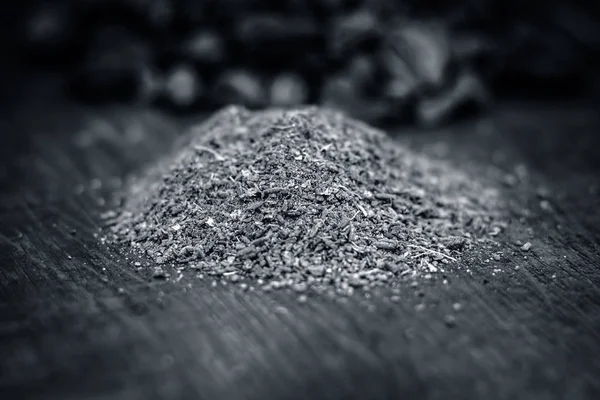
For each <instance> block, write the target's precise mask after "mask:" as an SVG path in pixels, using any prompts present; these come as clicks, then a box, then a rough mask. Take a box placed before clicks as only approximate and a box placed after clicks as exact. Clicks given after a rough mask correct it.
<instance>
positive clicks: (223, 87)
mask: <svg viewBox="0 0 600 400" xmlns="http://www.w3.org/2000/svg"><path fill="white" fill-rule="evenodd" d="M211 97H212V101H213V102H214V103H215V105H216V106H224V105H229V104H236V105H244V106H246V107H248V108H252V109H254V108H261V107H264V106H266V105H267V91H266V90H265V87H264V84H263V82H262V80H261V78H260V77H259V76H258V75H257V74H255V73H253V72H251V71H249V70H246V69H241V68H240V69H233V70H229V71H226V72H224V73H223V74H221V75H220V76H219V77H218V78H217V80H216V82H215V84H214V86H213V88H212V90H211Z"/></svg>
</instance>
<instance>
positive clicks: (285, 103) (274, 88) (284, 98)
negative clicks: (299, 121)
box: [269, 73, 308, 107]
mask: <svg viewBox="0 0 600 400" xmlns="http://www.w3.org/2000/svg"><path fill="white" fill-rule="evenodd" d="M307 101H308V87H307V85H306V82H305V81H304V79H302V77H301V76H300V75H298V74H294V73H282V74H279V75H277V76H275V78H274V79H273V81H272V82H271V87H270V90H269V102H270V104H271V105H273V106H278V107H293V106H297V105H300V104H305V103H306V102H307Z"/></svg>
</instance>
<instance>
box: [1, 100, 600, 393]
mask: <svg viewBox="0 0 600 400" xmlns="http://www.w3.org/2000/svg"><path fill="white" fill-rule="evenodd" d="M34 103H35V104H33V105H28V106H27V107H15V106H13V107H12V108H10V109H7V111H5V112H4V113H3V117H2V121H1V126H0V129H1V132H2V140H3V142H4V143H5V144H4V145H2V146H1V147H2V151H0V154H1V157H2V160H3V164H2V167H0V398H1V399H13V398H14V399H17V398H28V399H29V398H30V399H45V400H46V399H100V398H111V399H113V398H114V399H152V398H162V399H171V398H173V399H176V398H198V399H296V398H297V399H351V398H357V399H358V398H361V399H388V398H389V399H400V398H419V399H448V398H456V399H466V398H473V399H496V398H497V399H516V398H522V399H545V398H553V399H554V398H565V399H583V398H588V399H592V398H600V396H599V395H600V375H599V374H600V270H599V268H600V262H599V257H598V250H599V246H598V244H599V242H598V239H599V238H600V235H599V232H600V229H599V224H598V221H599V220H600V219H599V217H598V207H599V206H600V204H599V201H598V198H599V196H598V192H599V190H600V185H599V184H600V181H599V179H598V177H599V176H600V174H599V172H600V168H599V162H598V157H597V156H598V155H599V154H600V150H599V149H600V147H598V142H599V140H598V139H597V138H598V136H600V135H599V133H600V132H598V129H599V128H600V120H599V118H598V117H597V116H596V115H595V113H594V112H590V111H586V110H584V109H575V108H573V109H570V110H564V108H557V107H552V108H549V107H537V108H527V111H523V109H522V107H521V106H511V107H508V108H505V109H503V110H502V111H500V112H498V113H496V114H495V115H494V116H492V117H490V118H486V119H483V120H479V121H477V122H472V123H467V124H464V125H463V126H458V127H455V128H453V129H449V130H441V131H436V132H413V133H410V132H401V133H399V134H398V135H397V137H398V140H399V142H403V143H405V144H407V145H410V146H414V147H415V148H419V149H423V150H424V151H430V152H433V153H436V152H437V153H439V152H440V151H441V150H443V151H442V153H443V154H442V155H443V157H445V158H449V159H451V160H454V162H455V163H456V164H457V165H460V166H461V168H467V169H471V170H472V171H474V172H476V173H479V174H481V176H488V177H489V179H491V180H492V182H494V179H495V182H496V184H498V185H503V184H502V183H500V181H501V180H502V179H500V177H502V176H505V174H506V173H512V174H516V175H519V174H521V175H522V179H523V182H522V183H517V184H516V185H515V186H512V187H511V186H506V185H503V186H502V187H503V188H504V189H503V190H504V191H505V193H506V196H507V199H508V200H510V201H511V203H512V204H513V206H512V207H513V210H512V211H513V213H512V217H511V224H510V227H509V228H508V230H507V232H506V233H505V234H503V235H501V236H499V237H497V238H496V240H497V241H498V242H500V244H501V246H500V250H502V252H503V253H502V254H503V255H502V257H501V258H500V259H499V260H494V259H491V260H488V261H487V262H486V260H487V259H489V254H485V252H473V253H471V254H468V255H467V256H466V257H465V258H464V260H463V261H462V262H461V263H460V265H457V266H454V267H453V268H452V270H451V271H449V272H448V273H446V274H445V276H442V274H438V275H435V276H434V277H433V279H431V280H424V281H422V283H421V284H419V286H417V287H411V286H409V284H408V283H407V284H406V287H405V289H404V290H403V291H402V292H401V294H400V301H399V302H396V303H392V302H389V301H384V300H381V299H378V298H377V297H376V296H374V297H372V298H371V299H367V300H368V301H367V300H365V299H364V296H361V295H357V296H355V297H353V298H351V299H349V300H348V301H347V302H346V303H338V302H334V301H329V300H326V299H319V298H310V299H309V301H308V302H307V303H305V304H301V303H299V302H298V301H297V299H296V296H295V295H293V294H289V293H261V292H258V291H257V292H246V293H244V292H242V291H241V290H239V289H237V288H236V287H233V286H231V285H230V286H222V285H220V284H219V285H217V286H213V285H212V282H211V281H205V280H200V279H197V278H195V277H194V274H193V273H189V272H185V271H184V272H183V273H182V274H181V275H179V274H177V273H176V272H174V273H173V275H172V277H171V279H169V280H166V281H157V280H153V279H152V278H151V277H150V275H149V273H147V272H146V271H145V270H142V271H137V270H136V268H135V267H134V265H132V264H133V263H132V260H128V259H127V258H126V253H125V252H124V251H123V249H115V248H110V247H109V246H106V245H105V244H103V242H102V240H101V237H102V232H101V231H99V229H100V228H99V225H98V223H99V217H98V214H99V212H100V210H101V209H102V208H103V207H105V205H103V201H102V199H103V198H104V199H108V198H109V197H110V193H111V192H112V191H114V190H115V187H116V186H117V184H118V180H117V179H115V178H116V177H122V176H124V175H125V174H126V173H128V172H131V171H133V170H135V169H136V168H139V167H140V166H141V165H143V164H144V163H147V162H150V161H151V160H152V159H154V158H155V157H157V156H158V155H159V154H160V153H162V152H164V151H165V149H166V148H167V147H168V145H169V143H171V142H172V141H173V139H174V137H175V136H176V135H177V132H178V131H179V129H178V128H177V125H179V126H184V125H185V123H184V122H183V121H178V122H177V123H175V122H174V121H172V120H169V119H167V118H163V117H160V116H158V115H157V114H154V113H151V112H148V111H140V110H134V109H119V108H112V109H103V110H99V109H85V108H82V107H75V106H72V105H67V104H61V103H59V102H52V103H47V102H44V101H42V100H41V99H38V101H35V102H34ZM440 149H441V150H440ZM519 164H522V165H523V167H518V168H517V172H515V171H514V167H515V166H516V165H519ZM523 172H526V175H523ZM540 187H544V188H546V189H548V190H549V191H550V193H551V194H550V199H549V203H550V204H551V207H552V210H550V211H545V210H543V209H542V208H540V205H539V202H540V198H539V197H538V196H537V195H536V191H538V192H539V189H540ZM524 204H526V207H525V206H524ZM524 210H528V211H526V212H525V211H524ZM516 240H521V241H523V242H525V241H530V242H531V243H532V244H533V247H532V249H531V250H530V251H529V252H526V253H525V252H523V251H522V250H520V249H519V246H518V245H516V244H514V243H515V241H516ZM517 266H518V268H517ZM455 303H459V304H460V305H461V309H460V310H458V311H456V310H455V309H454V306H453V305H454V304H455ZM373 305H375V308H373ZM448 316H453V317H454V318H455V324H449V323H448Z"/></svg>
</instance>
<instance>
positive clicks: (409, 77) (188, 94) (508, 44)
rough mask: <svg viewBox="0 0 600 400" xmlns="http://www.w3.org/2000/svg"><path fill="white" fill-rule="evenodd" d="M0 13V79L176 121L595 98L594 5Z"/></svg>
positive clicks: (279, 1)
mask: <svg viewBox="0 0 600 400" xmlns="http://www.w3.org/2000/svg"><path fill="white" fill-rule="evenodd" d="M11 3H12V2H11ZM2 7H3V11H2V30H3V34H2V39H1V41H2V43H1V44H2V46H3V48H4V49H5V52H6V53H5V55H7V56H8V57H6V59H7V60H8V59H10V60H12V61H11V62H10V63H5V64H7V65H8V66H3V68H12V69H13V70H15V71H20V72H21V75H22V76H26V74H25V73H24V72H23V71H27V73H32V72H35V73H44V74H52V75H53V76H55V77H56V82H60V83H59V87H60V91H61V92H63V93H64V94H65V95H67V96H68V97H70V98H71V99H74V100H76V101H78V102H84V103H93V104H99V103H103V104H106V103H135V104H141V105H148V106H153V107H159V108H162V109H164V110H167V111H168V112H171V113H194V112H199V111H202V112H207V111H211V110H214V109H216V108H219V107H221V106H223V105H226V104H230V103H236V104H243V105H245V106H247V107H249V108H252V109H260V108H264V107H268V106H282V107H289V106H296V105H301V104H315V103H317V104H323V105H327V106H332V107H336V108H339V109H342V110H345V111H347V112H349V113H350V114H351V115H352V116H355V117H358V118H361V119H364V120H366V121H369V122H373V123H378V122H385V121H393V122H402V123H409V124H417V125H420V126H435V125H440V124H443V123H446V122H448V121H450V120H453V119H456V118H461V117H464V116H467V115H472V114H474V113H478V112H482V111H485V110H486V109H487V108H489V107H490V106H491V105H492V104H494V101H498V100H499V99H512V98H527V99H535V100H539V101H551V100H562V101H564V100H565V99H568V100H569V101H571V100H577V101H596V100H597V99H598V93H599V89H600V79H599V78H598V73H597V71H598V69H599V65H598V63H599V61H598V60H599V59H600V57H597V56H598V52H599V51H600V23H599V22H600V3H596V2H584V1H581V0H569V1H567V0H544V1H541V0H463V1H459V2H457V1H450V0H426V1H423V0H420V1H417V0H403V1H400V0H196V1H193V0H58V1H42V0H24V1H20V2H18V4H6V5H3V6H2ZM9 64H10V65H9ZM4 75H6V74H4ZM5 78H6V76H5ZM8 80H10V79H8ZM8 83H10V82H7V84H8ZM4 87H8V86H6V85H4ZM6 90H7V89H5V91H6ZM4 97H5V98H6V97H7V96H4ZM4 101H7V100H6V99H5V100H4ZM8 101H9V100H8Z"/></svg>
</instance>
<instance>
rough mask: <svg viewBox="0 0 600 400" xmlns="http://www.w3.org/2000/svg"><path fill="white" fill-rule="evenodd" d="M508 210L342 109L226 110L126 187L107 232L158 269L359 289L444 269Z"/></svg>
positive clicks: (490, 192) (266, 284)
mask: <svg viewBox="0 0 600 400" xmlns="http://www.w3.org/2000/svg"><path fill="white" fill-rule="evenodd" d="M500 205H501V200H500V198H499V194H498V192H497V191H496V190H494V189H493V188H492V189H489V188H485V187H484V186H482V185H481V184H479V183H478V182H477V181H476V179H474V178H473V177H472V176H468V175H466V174H465V173H464V172H462V171H460V170H457V169H455V168H452V167H451V166H450V165H449V164H445V163H443V162H440V161H439V160H435V161H434V160H432V159H430V158H427V157H425V156H423V155H419V154H415V153H414V152H413V151H411V150H409V149H407V148H405V147H403V146H401V145H400V144H399V143H397V142H396V141H394V140H393V139H392V138H390V137H388V136H387V135H386V134H385V133H383V132H381V131H379V130H376V129H374V128H371V127H369V126H368V125H366V124H363V123H361V122H358V121H356V120H353V119H350V118H348V117H346V116H344V115H343V114H341V113H338V112H334V111H330V110H324V109H320V108H316V107H307V108H303V109H296V110H268V111H260V112H250V111H248V110H246V109H243V108H239V107H228V108H226V109H223V110H221V111H220V112H218V113H217V114H215V115H214V116H213V117H212V118H211V119H209V120H208V121H207V122H205V123H203V124H202V125H200V126H197V127H195V128H194V129H193V131H192V132H190V133H188V134H186V135H185V136H184V138H183V139H182V141H181V142H180V143H179V144H178V145H177V146H176V148H175V149H174V150H173V152H171V153H170V154H169V155H168V156H166V157H165V158H163V159H162V160H160V162H159V163H158V164H157V165H155V166H153V167H152V168H150V169H149V170H148V171H146V173H145V174H144V175H143V176H142V177H138V178H137V179H136V180H134V181H133V182H132V184H131V185H130V186H129V187H128V189H127V191H126V192H125V193H124V199H123V203H122V206H121V208H119V209H118V210H116V211H115V212H113V213H112V218H110V229H111V231H112V233H113V234H114V235H113V236H114V240H116V241H117V242H121V243H130V244H131V245H132V246H133V247H134V248H135V249H138V250H140V251H142V252H144V253H145V254H147V255H148V256H150V257H151V258H152V259H153V260H154V261H155V262H156V263H158V264H163V263H167V264H182V265H185V266H189V267H191V268H195V269H198V270H200V271H202V274H203V275H208V276H213V277H216V278H223V279H232V280H240V279H249V280H251V281H253V282H254V283H255V284H257V285H259V286H261V287H263V288H266V289H268V288H292V289H294V290H296V291H300V292H301V291H304V290H307V289H313V290H316V291H317V292H325V293H329V294H331V293H340V294H351V293H352V292H353V291H354V290H355V289H356V288H360V287H364V288H372V287H374V286H379V285H382V284H391V283H392V282H399V281H401V280H400V279H398V278H399V277H400V276H423V275H424V274H433V273H435V272H438V271H443V270H444V266H445V264H448V263H451V262H453V261H456V260H457V259H458V257H459V256H460V254H461V252H462V251H464V250H465V249H466V248H468V247H469V246H473V244H476V243H477V240H476V238H478V237H481V236H485V235H487V234H490V233H491V234H496V233H497V232H498V231H499V229H500V226H501V224H499V223H498V218H497V217H498V216H499V210H500V209H501V206H500Z"/></svg>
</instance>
